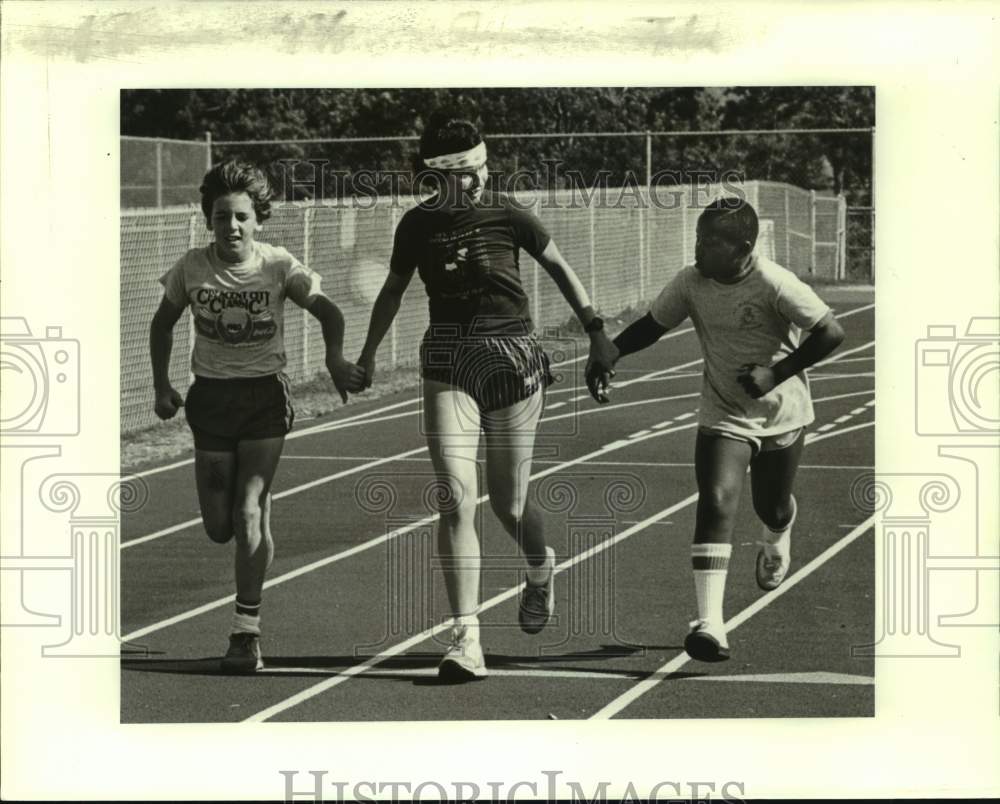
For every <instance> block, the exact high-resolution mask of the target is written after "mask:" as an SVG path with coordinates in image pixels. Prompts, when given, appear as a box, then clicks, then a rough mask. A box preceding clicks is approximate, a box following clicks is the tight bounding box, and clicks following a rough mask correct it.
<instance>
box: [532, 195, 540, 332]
mask: <svg viewBox="0 0 1000 804" xmlns="http://www.w3.org/2000/svg"><path fill="white" fill-rule="evenodd" d="M531 207H532V209H531V211H532V213H533V214H534V216H535V217H536V218H538V219H541V217H542V216H541V215H540V214H539V213H540V212H541V210H542V198H541V195H539V194H538V192H537V191H536V192H535V200H534V202H533V203H532V205H531ZM532 262H533V263H534V264H535V270H534V275H533V276H532V278H531V317H532V319H533V320H534V324H535V328H536V329H537V328H538V327H539V326H540V319H539V317H538V316H539V304H538V261H537V260H535V259H532Z"/></svg>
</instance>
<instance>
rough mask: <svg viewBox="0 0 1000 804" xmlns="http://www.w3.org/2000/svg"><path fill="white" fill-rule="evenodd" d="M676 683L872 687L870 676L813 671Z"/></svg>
mask: <svg viewBox="0 0 1000 804" xmlns="http://www.w3.org/2000/svg"><path fill="white" fill-rule="evenodd" d="M676 681H742V682H750V683H752V684H852V685H860V686H873V685H874V684H875V679H874V678H873V677H872V676H860V675H857V674H856V673H830V672H826V671H824V670H813V671H810V672H805V673H748V674H747V675H745V676H689V677H686V678H679V679H676Z"/></svg>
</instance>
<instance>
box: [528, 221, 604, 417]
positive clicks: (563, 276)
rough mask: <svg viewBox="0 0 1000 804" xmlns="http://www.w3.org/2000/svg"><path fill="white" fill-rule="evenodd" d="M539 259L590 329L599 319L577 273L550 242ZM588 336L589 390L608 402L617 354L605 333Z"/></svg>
mask: <svg viewBox="0 0 1000 804" xmlns="http://www.w3.org/2000/svg"><path fill="white" fill-rule="evenodd" d="M536 259H537V260H538V264H539V265H541V266H542V268H544V269H545V272H546V273H547V274H548V275H549V276H550V277H552V280H553V281H554V282H555V283H556V287H558V288H559V292H560V293H562V295H563V298H564V299H566V301H567V303H568V304H569V306H570V307H572V308H573V312H574V313H575V314H576V317H577V318H578V319H579V321H580V325H581V326H582V327H583V328H584V329H586V328H587V325H588V324H590V322H591V321H592V320H593V319H594V318H596V313H594V308H593V307H592V306H591V304H590V298H589V297H588V296H587V291H586V290H585V289H584V287H583V284H582V283H581V282H580V279H579V278H578V277H577V275H576V272H575V271H574V270H573V269H572V268H570V267H569V263H567V262H566V260H565V259H564V258H563V255H562V254H561V253H560V251H559V248H558V247H557V246H556V244H555V242H554V241H552V240H550V241H549V243H548V245H547V246H546V247H545V250H544V251H543V252H542V253H541V254H540V255H538V257H536ZM589 335H590V356H589V359H588V360H587V367H586V369H585V376H586V378H587V388H588V389H589V390H590V395H591V396H593V397H594V399H595V400H597V401H598V402H602V403H603V402H607V401H608V396H607V389H608V383H609V382H610V381H611V378H612V377H614V376H615V372H614V365H615V360H617V359H618V350H617V349H616V348H615V345H614V344H613V343H611V341H610V340H609V339H608V335H607V333H606V332H605V331H604V330H603V329H600V330H597V331H595V332H591V333H589Z"/></svg>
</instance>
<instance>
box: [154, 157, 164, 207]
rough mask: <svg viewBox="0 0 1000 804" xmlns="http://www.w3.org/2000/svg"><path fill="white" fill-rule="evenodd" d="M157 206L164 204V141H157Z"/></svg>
mask: <svg viewBox="0 0 1000 804" xmlns="http://www.w3.org/2000/svg"><path fill="white" fill-rule="evenodd" d="M156 206H158V207H162V206H163V143H162V142H159V141H157V143H156Z"/></svg>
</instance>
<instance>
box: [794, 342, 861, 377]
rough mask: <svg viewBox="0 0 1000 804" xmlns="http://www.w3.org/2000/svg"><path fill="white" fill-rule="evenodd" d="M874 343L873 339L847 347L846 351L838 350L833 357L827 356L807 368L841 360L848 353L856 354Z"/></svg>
mask: <svg viewBox="0 0 1000 804" xmlns="http://www.w3.org/2000/svg"><path fill="white" fill-rule="evenodd" d="M874 345H875V341H868V342H867V343H863V344H861V346H855V347H854V348H853V349H848V350H847V351H846V352H838V353H837V354H835V355H834V356H833V357H828V358H827V359H826V360H821V361H820V362H819V363H817V364H816V365H814V366H813V367H812V368H811V369H809V370H810V371H812V370H813V369H818V368H822V367H823V366H827V365H829V364H830V363H839V362H840V361H841V360H843V359H844V358H845V357H847V356H848V355H853V354H857V353H858V352H861V351H864V350H865V349H870V348H871V347H873V346H874Z"/></svg>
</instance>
